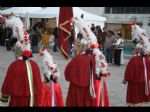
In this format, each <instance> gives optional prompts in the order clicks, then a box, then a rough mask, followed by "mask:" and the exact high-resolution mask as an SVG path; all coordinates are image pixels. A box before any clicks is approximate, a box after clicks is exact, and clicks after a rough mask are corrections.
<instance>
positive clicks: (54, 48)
mask: <svg viewBox="0 0 150 112" xmlns="http://www.w3.org/2000/svg"><path fill="white" fill-rule="evenodd" d="M53 35H54V46H53V52H57V51H58V35H59V34H58V27H55V28H54V31H53Z"/></svg>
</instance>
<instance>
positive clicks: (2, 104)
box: [0, 101, 8, 107]
mask: <svg viewBox="0 0 150 112" xmlns="http://www.w3.org/2000/svg"><path fill="white" fill-rule="evenodd" d="M0 107H8V105H7V103H4V102H1V101H0Z"/></svg>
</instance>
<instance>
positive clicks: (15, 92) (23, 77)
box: [2, 60, 42, 106]
mask: <svg viewBox="0 0 150 112" xmlns="http://www.w3.org/2000/svg"><path fill="white" fill-rule="evenodd" d="M30 64H31V68H32V74H33V89H34V95H35V97H34V98H35V99H34V102H35V105H38V103H37V96H39V95H40V94H41V90H42V82H41V76H40V69H39V67H38V65H37V64H36V63H35V62H34V61H32V60H30ZM2 94H4V95H10V96H11V100H10V105H11V106H29V103H30V100H29V99H30V98H29V97H30V90H29V81H28V75H27V68H26V63H25V61H23V60H16V61H14V62H13V63H11V64H10V66H9V68H8V70H7V73H6V76H5V79H4V82H3V85H2Z"/></svg>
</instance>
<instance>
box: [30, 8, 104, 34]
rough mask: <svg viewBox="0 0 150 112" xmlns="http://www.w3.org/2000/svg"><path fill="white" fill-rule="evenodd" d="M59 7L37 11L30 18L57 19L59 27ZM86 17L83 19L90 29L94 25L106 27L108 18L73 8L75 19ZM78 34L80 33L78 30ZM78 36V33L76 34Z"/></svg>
mask: <svg viewBox="0 0 150 112" xmlns="http://www.w3.org/2000/svg"><path fill="white" fill-rule="evenodd" d="M59 9H60V8H59V7H47V8H45V9H42V10H41V11H36V12H33V13H30V14H29V17H30V18H54V17H56V21H57V22H56V24H57V26H58V18H59ZM82 14H83V15H84V17H83V19H84V20H85V21H86V23H87V24H88V26H89V27H90V26H91V24H92V23H94V24H95V26H97V25H100V26H101V28H103V27H104V24H105V21H106V18H105V17H102V16H98V15H95V14H92V13H89V12H86V11H84V10H82V9H80V8H78V7H73V15H74V16H75V17H78V18H80V17H81V15H82ZM76 32H78V30H77V28H76ZM76 34H77V33H76Z"/></svg>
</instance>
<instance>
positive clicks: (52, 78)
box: [40, 48, 64, 107]
mask: <svg viewBox="0 0 150 112" xmlns="http://www.w3.org/2000/svg"><path fill="white" fill-rule="evenodd" d="M40 56H42V57H43V66H42V68H41V70H42V73H43V75H44V81H43V88H42V94H41V97H40V106H42V107H62V106H64V103H63V97H62V91H61V87H60V84H59V83H58V82H57V79H58V77H59V70H58V69H57V66H56V63H55V62H54V61H53V59H52V56H51V55H50V54H49V53H48V51H47V50H46V49H45V48H43V49H42V52H41V53H40Z"/></svg>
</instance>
